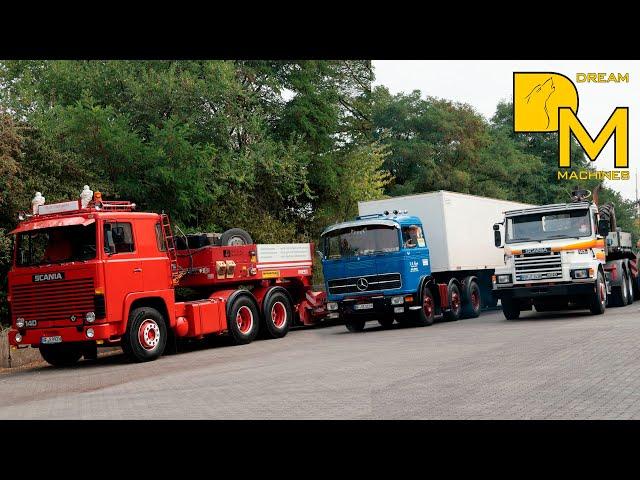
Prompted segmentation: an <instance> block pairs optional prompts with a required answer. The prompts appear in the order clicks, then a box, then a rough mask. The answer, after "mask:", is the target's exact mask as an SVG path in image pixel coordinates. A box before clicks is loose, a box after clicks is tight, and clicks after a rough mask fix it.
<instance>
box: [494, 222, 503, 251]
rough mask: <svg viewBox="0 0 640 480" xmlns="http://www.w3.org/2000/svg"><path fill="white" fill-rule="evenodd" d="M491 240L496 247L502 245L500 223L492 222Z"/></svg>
mask: <svg viewBox="0 0 640 480" xmlns="http://www.w3.org/2000/svg"><path fill="white" fill-rule="evenodd" d="M493 242H494V243H495V245H496V247H497V248H500V247H502V235H501V234H500V224H499V223H494V224H493Z"/></svg>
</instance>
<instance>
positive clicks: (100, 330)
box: [9, 323, 118, 347]
mask: <svg viewBox="0 0 640 480" xmlns="http://www.w3.org/2000/svg"><path fill="white" fill-rule="evenodd" d="M117 327H118V326H117V325H114V324H104V323H103V324H95V325H85V326H82V327H60V328H27V329H20V330H16V329H15V328H12V329H11V330H9V345H11V346H14V347H22V346H28V345H31V346H33V347H37V346H39V345H40V339H41V338H42V337H58V336H59V337H62V343H71V342H95V341H96V340H101V341H103V342H109V341H112V340H114V339H115V338H114V337H117V336H118V328H117ZM89 328H92V329H93V332H94V335H93V337H91V338H89V337H88V336H87V330H88V329H89ZM17 333H20V335H22V340H21V341H20V342H19V343H18V342H16V334H17Z"/></svg>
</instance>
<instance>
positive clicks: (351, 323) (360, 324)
mask: <svg viewBox="0 0 640 480" xmlns="http://www.w3.org/2000/svg"><path fill="white" fill-rule="evenodd" d="M365 323H367V322H365V321H364V320H360V319H358V318H356V319H348V320H345V322H344V325H345V327H347V330H349V331H350V332H361V331H363V330H364V325H365Z"/></svg>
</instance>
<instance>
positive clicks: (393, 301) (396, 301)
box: [391, 296, 404, 305]
mask: <svg viewBox="0 0 640 480" xmlns="http://www.w3.org/2000/svg"><path fill="white" fill-rule="evenodd" d="M403 303H404V297H403V296H399V297H391V305H402V304H403Z"/></svg>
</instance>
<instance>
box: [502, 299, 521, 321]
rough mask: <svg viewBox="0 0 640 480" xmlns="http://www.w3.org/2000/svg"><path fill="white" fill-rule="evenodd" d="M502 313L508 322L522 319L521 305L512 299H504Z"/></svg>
mask: <svg viewBox="0 0 640 480" xmlns="http://www.w3.org/2000/svg"><path fill="white" fill-rule="evenodd" d="M501 302H502V313H503V314H504V318H506V319H507V320H517V319H518V318H520V305H518V303H517V302H515V301H514V300H512V299H510V298H503V299H502V300H501Z"/></svg>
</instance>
